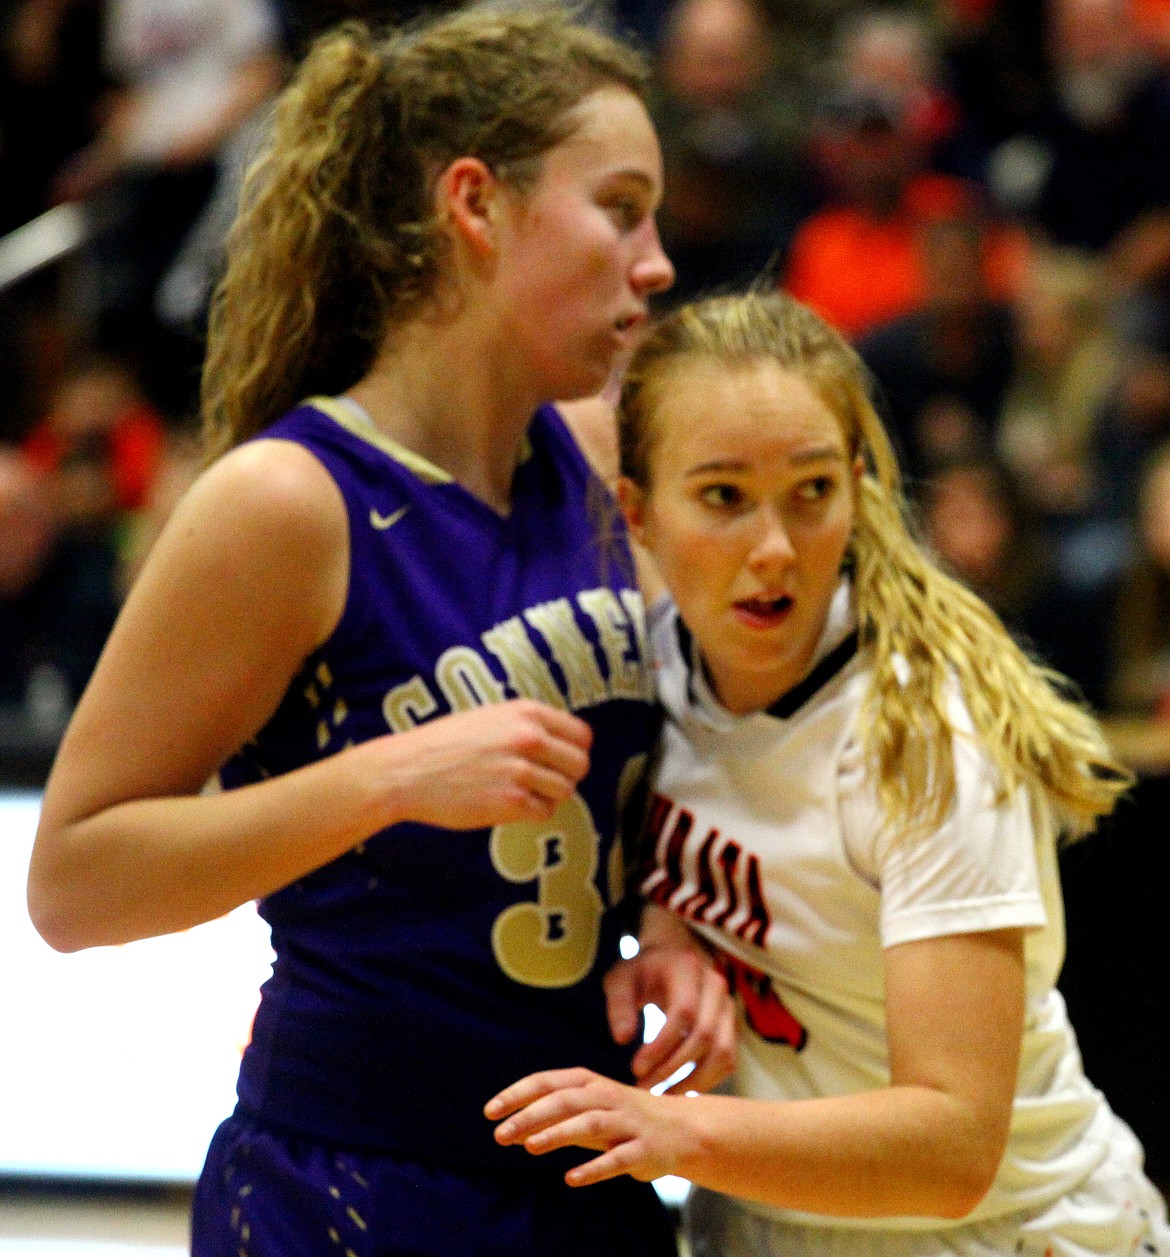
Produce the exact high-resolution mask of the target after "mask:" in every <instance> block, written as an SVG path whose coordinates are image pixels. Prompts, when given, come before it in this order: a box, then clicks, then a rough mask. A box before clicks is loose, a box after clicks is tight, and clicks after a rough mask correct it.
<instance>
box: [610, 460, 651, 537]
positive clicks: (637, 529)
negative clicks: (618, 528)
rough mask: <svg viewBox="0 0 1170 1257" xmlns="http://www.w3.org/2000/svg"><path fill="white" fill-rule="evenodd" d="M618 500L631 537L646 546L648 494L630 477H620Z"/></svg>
mask: <svg viewBox="0 0 1170 1257" xmlns="http://www.w3.org/2000/svg"><path fill="white" fill-rule="evenodd" d="M616 488H617V500H618V506H620V507H621V511H622V515H623V516H624V517H625V521H626V527H627V528H628V529H629V530H630V535H631V536H632V537H633V538H634V540H635V541H637V542H638V543H639V544H640V545H645V544H646V494H645V492H644V491H643V490H642V488H641V487H640V486H639V485H636V484H635V483H634V482H633V481H632V480H631V479H630V478H629V476H619V477H618V481H617V486H616Z"/></svg>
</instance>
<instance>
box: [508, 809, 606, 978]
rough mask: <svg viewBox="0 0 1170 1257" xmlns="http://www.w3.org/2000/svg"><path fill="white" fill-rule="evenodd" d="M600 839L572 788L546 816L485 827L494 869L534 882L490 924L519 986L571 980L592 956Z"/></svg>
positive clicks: (517, 879) (595, 939) (597, 927)
mask: <svg viewBox="0 0 1170 1257" xmlns="http://www.w3.org/2000/svg"><path fill="white" fill-rule="evenodd" d="M600 845H601V839H600V837H599V836H598V833H597V827H596V826H595V825H594V823H593V816H592V815H591V813H590V811H589V808H588V806H587V805H586V803H585V801H584V799H582V798H581V796H580V795H577V794H575V795H573V796H572V798H569V799H566V800H565V801H564V803H562V804H561V805H560V807H558V808H557V810H556V812H555V813H554V814H553V816H552V818H551V819H550V820H547V821H515V822H513V823H512V824H509V825H497V826H496V828H495V829H493V830H492V834H491V840H490V842H489V851H490V854H491V860H492V864H493V865H494V866H495V869H496V872H497V873H499V874H500V876H501V877H505V878H507V879H508V880H509V881H511V882H522V883H523V882H534V883H535V889H536V899H535V901H531V900H529V901H525V902H524V903H517V904H513V905H512V906H511V907H510V908H505V909H504V911H503V912H501V913H500V915H499V916H498V917H497V918H496V920H495V923H494V925H493V926H492V950H493V951H494V952H495V956H496V961H497V963H498V964H499V966H500V968H501V969H502V970H503V971H504V972H505V973H506V974H507V975H508V977H510V978H511V979H512V981H513V982H520V983H522V984H523V985H525V986H539V987H564V986H572V985H573V984H574V983H576V982H580V981H581V979H582V978H583V977H584V976H585V975H586V974H587V973H588V972H589V970H590V969H591V968H592V967H593V961H594V959H595V958H596V956H597V944H598V940H599V935H600V928H601V917H602V913H603V911H604V906H605V905H604V904H603V903H602V899H601V895H600V894H599V893H598V890H597V887H596V886H595V885H594V875H595V874H596V872H597V862H598V860H597V857H598V848H599V847H600Z"/></svg>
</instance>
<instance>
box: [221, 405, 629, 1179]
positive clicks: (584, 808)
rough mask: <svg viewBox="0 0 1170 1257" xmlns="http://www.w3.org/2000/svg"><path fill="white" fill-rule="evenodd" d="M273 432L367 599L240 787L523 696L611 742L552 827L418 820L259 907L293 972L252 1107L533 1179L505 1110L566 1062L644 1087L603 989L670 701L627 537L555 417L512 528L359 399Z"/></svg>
mask: <svg viewBox="0 0 1170 1257" xmlns="http://www.w3.org/2000/svg"><path fill="white" fill-rule="evenodd" d="M263 436H264V437H279V438H281V439H284V440H290V441H295V442H297V443H298V444H300V445H303V446H304V447H305V448H307V449H309V450H310V451H312V453H313V454H314V455H315V456H316V457H317V458H318V459H320V461H321V462H322V463H323V464H324V466H325V467H326V468H327V469H328V471H329V472H330V474H331V475H332V476H333V478H334V480H335V481H336V482H337V485H338V487H339V489H340V490H341V493H342V496H343V497H344V499H345V504H346V508H347V511H348V514H349V527H350V547H351V560H350V587H349V593H348V598H347V602H346V606H345V611H344V613H343V615H342V618H341V621H340V623H339V625H338V627H337V630H336V632H335V633H334V634H333V636H332V637H331V638H330V640H329V641H328V642H327V643H326V644H325V645H324V646H323V647H322V648H321V649H320V650H318V651H316V652H315V653H314V654H313V655H312V656H311V657H310V658H309V659H308V661H307V662H306V664H305V666H304V668H303V670H302V671H301V673H300V674H299V675H298V676H297V678H296V680H295V681H294V682H293V684H292V685H291V686H290V687H289V690H288V693H287V694H286V695H285V697H284V699H283V701H282V703H281V705H280V707H279V709H278V710H277V711H276V713H275V714H274V716H273V717H272V719H271V720H270V721H269V722H268V724H267V725H266V726H265V727H264V729H263V730H261V732H260V733H259V734H258V736H257V737H256V739H255V740H254V742H252V743H250V744H249V745H247V746H246V747H244V748H243V749H242V750H241V751H240V752H239V753H238V754H237V755H235V756H234V757H233V758H232V759H231V760H230V761H229V762H228V763H227V764H226V765H225V766H224V769H223V771H222V773H221V777H222V780H223V783H224V785H225V787H227V788H232V787H235V786H239V785H242V784H245V783H247V782H252V781H258V780H261V779H263V778H265V777H269V776H275V775H277V774H279V773H283V772H288V771H290V770H291V769H294V768H297V767H298V766H300V765H303V764H307V763H309V762H311V761H313V760H317V759H320V758H322V757H324V756H327V755H331V754H333V753H334V752H335V751H338V750H340V749H342V748H343V747H345V746H348V745H349V744H351V743H358V742H361V741H363V740H364V739H367V738H373V737H378V736H380V735H383V734H387V733H390V732H402V731H405V730H408V729H410V728H412V727H413V726H415V725H417V724H421V723H423V722H425V721H428V720H433V719H436V718H438V717H440V716H442V715H444V714H446V713H448V712H451V711H458V710H463V709H466V708H469V707H473V706H476V705H479V704H483V703H488V702H498V701H501V700H504V699H508V698H513V697H517V696H526V697H530V698H536V699H540V700H543V701H545V702H548V703H552V704H556V705H558V706H560V707H562V708H564V709H566V710H569V711H572V712H574V713H575V714H576V715H578V716H580V717H581V718H582V719H584V720H586V721H588V723H589V724H590V725H591V726H592V727H593V730H594V743H593V749H592V756H591V767H590V771H589V774H588V776H587V777H586V778H585V780H584V781H583V782H582V783H581V786H580V788H579V791H578V794H577V795H576V796H575V797H574V798H573V799H572V800H570V801H569V802H568V803H567V804H565V805H563V806H562V807H561V808H560V810H559V811H558V813H557V815H556V817H555V818H554V819H553V820H552V821H549V822H541V823H537V824H522V825H501V826H497V827H496V828H494V829H492V830H486V829H483V830H476V831H464V832H461V831H455V830H447V829H439V828H434V827H430V826H426V825H418V824H403V825H396V826H394V827H392V828H390V829H387V830H384V831H382V832H381V833H378V834H374V835H371V836H370V838H369V840H368V841H366V842H365V843H363V844H361V845H360V846H359V847H357V848H356V849H354V850H353V851H351V852H349V853H347V854H346V855H344V856H342V857H341V858H340V859H337V860H335V861H333V862H332V863H330V864H328V865H326V866H325V867H324V868H321V869H319V870H317V871H316V872H314V873H312V874H310V875H309V876H307V877H305V878H302V879H301V880H300V881H298V882H295V883H293V884H292V885H291V886H288V887H286V888H285V889H283V890H281V891H279V892H278V893H276V894H274V895H271V896H269V897H268V898H267V899H265V900H264V901H263V902H262V903H261V905H260V908H261V913H262V915H263V916H264V917H265V919H266V920H267V921H268V922H269V923H270V925H271V927H272V940H273V946H274V948H275V951H276V956H277V959H276V963H275V966H274V970H273V974H272V977H271V979H270V980H269V981H268V982H267V983H266V984H265V986H264V989H263V993H262V998H261V1004H260V1009H259V1012H258V1013H257V1017H256V1023H255V1027H254V1032H253V1038H252V1042H251V1044H250V1046H249V1047H248V1049H247V1051H246V1052H245V1055H244V1060H243V1065H242V1069H241V1073H240V1081H239V1100H240V1110H241V1111H242V1112H244V1113H248V1114H252V1115H255V1116H256V1117H258V1118H260V1119H261V1120H263V1121H264V1122H267V1123H269V1124H271V1125H273V1126H276V1127H278V1128H283V1129H286V1130H289V1131H293V1132H298V1133H301V1134H304V1135H307V1136H309V1137H311V1138H314V1139H317V1140H321V1141H324V1142H327V1143H332V1144H335V1145H339V1146H344V1147H349V1148H366V1149H371V1150H377V1151H380V1152H385V1153H387V1154H390V1155H400V1156H403V1157H408V1158H410V1159H412V1160H418V1161H426V1162H430V1163H433V1164H437V1165H450V1166H457V1167H458V1166H463V1167H467V1168H474V1167H483V1168H484V1169H489V1168H496V1169H499V1168H502V1167H503V1168H506V1167H508V1166H511V1167H512V1169H513V1170H515V1171H522V1170H523V1169H524V1165H525V1163H526V1162H527V1163H529V1164H530V1163H531V1159H530V1158H527V1157H526V1154H524V1153H523V1152H521V1151H520V1150H518V1149H501V1148H499V1147H498V1146H497V1145H496V1144H495V1143H494V1142H493V1140H492V1138H491V1128H490V1125H489V1123H488V1122H487V1121H485V1119H484V1118H483V1116H482V1108H483V1104H484V1102H485V1101H486V1100H487V1099H488V1097H489V1096H491V1095H492V1094H494V1093H495V1092H496V1091H497V1090H498V1089H499V1088H500V1087H502V1086H504V1085H505V1084H507V1083H509V1082H511V1081H513V1080H514V1079H516V1078H519V1077H520V1076H521V1075H523V1074H526V1073H528V1072H530V1071H532V1070H536V1069H545V1068H552V1067H559V1066H564V1065H587V1066H590V1067H591V1068H594V1069H596V1070H599V1071H600V1072H603V1073H606V1074H609V1075H611V1076H615V1077H619V1078H623V1079H628V1078H629V1070H628V1061H629V1055H630V1053H629V1051H628V1050H626V1049H620V1048H617V1047H616V1046H615V1045H614V1044H613V1043H612V1041H611V1039H610V1036H609V1033H608V1030H607V1025H606V1017H605V1004H604V998H603V993H602V988H601V978H602V975H603V974H604V972H605V970H606V969H607V968H608V967H609V966H610V965H611V964H612V963H613V961H614V960H615V959H616V958H617V940H618V936H619V934H620V932H621V931H620V921H619V917H620V913H619V912H617V911H615V908H616V907H617V905H618V903H619V901H620V900H621V898H622V894H623V890H622V863H623V861H622V853H621V850H620V844H619V843H618V842H617V841H616V840H615V833H616V831H617V829H618V816H619V811H620V806H621V800H622V799H623V798H624V797H625V795H626V793H627V792H628V790H629V788H630V786H631V784H632V783H633V781H634V780H635V779H636V777H637V773H638V769H639V766H640V764H641V762H642V759H641V757H643V756H644V755H645V754H646V752H647V751H648V749H649V747H650V743H651V740H652V738H653V735H654V714H653V712H654V708H653V702H652V683H651V680H650V678H649V676H648V674H647V667H646V662H645V653H644V627H643V621H642V609H641V602H640V598H639V596H638V595H637V593H636V592H635V591H634V590H633V589H632V588H631V587H630V583H629V580H628V573H629V567H630V565H629V559H628V553H627V551H626V547H625V541H624V538H623V537H622V536H621V535H620V534H619V535H618V537H617V539H616V541H615V540H614V539H613V537H612V533H613V528H612V527H610V529H609V531H610V533H611V537H610V539H609V540H608V541H605V540H603V537H602V525H601V523H600V522H599V520H598V519H596V518H595V517H594V514H593V512H591V510H590V509H589V506H588V499H589V498H590V494H591V492H593V493H595V492H596V490H597V489H598V487H599V486H597V484H596V482H595V480H593V477H592V473H591V472H590V470H589V468H588V465H587V464H586V462H585V461H584V459H583V458H582V456H581V454H580V451H579V450H578V449H577V446H576V444H575V443H574V441H573V439H572V437H571V436H570V435H569V433H568V431H567V429H566V428H565V426H564V424H563V422H562V420H561V418H560V416H559V415H558V414H557V413H556V411H555V410H553V409H552V408H551V407H545V408H542V409H541V410H540V411H539V412H538V413H537V415H536V416H535V418H534V421H533V424H532V426H531V429H530V434H529V446H530V448H529V452H528V456H527V457H526V458H525V460H524V461H523V462H522V464H521V466H520V467H519V469H518V470H517V473H516V478H515V483H514V496H513V509H512V513H511V515H510V516H509V517H508V518H506V519H505V518H502V517H500V516H499V515H497V514H496V513H495V512H493V511H492V510H491V509H490V508H488V507H487V506H486V505H485V504H484V503H483V502H481V501H479V500H478V499H477V498H475V497H474V496H472V495H471V494H469V493H468V492H467V491H466V490H464V489H463V488H462V487H461V486H460V485H458V484H456V483H454V482H453V481H451V480H450V479H449V478H448V477H446V476H445V474H444V473H442V472H441V471H439V470H438V469H437V468H435V467H433V466H431V465H430V464H428V463H426V462H425V461H423V460H420V459H418V458H417V457H416V456H414V455H412V454H411V453H410V452H408V451H406V450H403V449H401V448H399V447H397V446H395V445H394V444H393V443H391V442H389V441H387V440H386V439H385V438H384V437H382V436H381V435H380V434H378V433H377V432H376V431H375V430H374V429H373V428H372V427H370V426H368V424H364V423H363V422H362V420H361V419H360V418H359V417H357V416H356V415H355V414H353V413H351V412H350V410H349V408H348V407H347V406H345V404H344V403H342V402H340V401H338V400H336V399H314V400H313V402H312V403H311V404H306V405H303V406H301V407H299V408H298V409H296V410H294V411H292V412H290V413H289V414H288V415H286V416H284V417H283V418H282V419H280V420H279V421H278V422H276V423H275V424H273V425H272V426H271V427H270V428H268V429H267V430H266V431H265V432H264V433H263ZM591 485H592V490H591ZM577 1159H580V1158H578V1157H575V1158H574V1160H577ZM550 1168H551V1167H550Z"/></svg>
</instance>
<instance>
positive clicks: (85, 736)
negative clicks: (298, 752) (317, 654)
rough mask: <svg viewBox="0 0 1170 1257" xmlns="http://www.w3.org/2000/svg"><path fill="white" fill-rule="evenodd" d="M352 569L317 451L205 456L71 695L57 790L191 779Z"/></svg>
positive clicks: (268, 444) (275, 699)
mask: <svg viewBox="0 0 1170 1257" xmlns="http://www.w3.org/2000/svg"><path fill="white" fill-rule="evenodd" d="M348 578H349V537H348V527H347V520H346V512H345V504H344V502H343V500H342V497H341V493H340V491H339V490H338V489H337V487H336V485H335V484H334V482H333V479H332V477H331V476H330V475H329V474H328V472H327V471H326V470H325V468H324V467H323V466H322V465H321V464H320V463H319V462H318V461H317V460H316V459H315V458H314V457H313V456H312V455H311V454H309V453H308V452H307V451H306V450H304V449H302V448H301V447H299V446H296V445H294V444H292V443H290V442H286V441H275V440H274V441H258V442H254V443H250V444H249V445H247V446H243V447H241V448H240V449H238V450H234V451H232V452H231V453H229V454H226V455H225V456H224V457H223V458H222V459H220V460H219V461H218V462H216V463H215V464H213V465H212V466H211V467H210V468H208V469H207V470H206V471H205V472H203V474H202V475H200V476H199V477H197V479H196V480H195V482H194V484H192V485H191V487H190V488H189V489H188V490H187V492H186V494H185V495H184V496H183V498H182V499H181V500H180V501H179V503H178V505H177V506H176V508H175V510H174V512H173V514H172V515H171V517H170V519H169V520H168V521H167V523H166V526H165V527H164V528H163V530H162V532H161V533H160V535H159V538H158V540H157V542H156V543H155V545H154V547H153V548H152V549H151V551H150V553H149V554H148V556H147V558H146V561H145V563H144V565H143V567H142V570H141V572H140V574H139V576H138V579H137V580H136V582H135V583H134V586H133V587H132V589H131V590H130V593H129V596H128V598H127V600H126V604H125V606H124V607H123V609H122V613H121V615H120V616H119V617H118V622H117V624H116V625H115V626H114V630H113V632H112V633H111V635H110V638H109V641H108V642H107V644H106V649H105V651H104V652H103V654H102V657H101V659H100V661H99V663H98V666H97V669H96V670H95V672H94V675H93V678H92V680H91V682H90V684H89V686H88V687H87V689H86V691H85V693H84V694H83V696H82V698H81V701H80V702H79V704H78V707H77V710H76V712H75V714H74V718H73V722H72V724H71V726H70V729H69V731H68V733H67V734H66V738H65V741H64V743H63V745H62V749H61V753H60V755H59V757H58V764H59V770H58V771H57V772H56V773H55V776H56V778H57V781H58V785H57V787H56V788H55V794H56V795H60V794H61V792H62V790H64V789H65V786H64V785H62V784H61V783H68V790H67V794H68V798H67V802H66V803H65V804H62V806H65V807H66V808H67V810H68V811H70V812H71V813H72V814H88V813H90V812H92V811H93V810H95V809H97V808H100V807H103V806H108V805H109V804H111V803H113V802H116V801H119V800H123V799H128V798H135V797H148V796H161V795H165V794H170V793H184V792H188V791H191V790H194V789H197V788H198V787H199V785H201V784H202V783H203V782H205V781H206V780H207V778H208V777H209V776H210V774H211V773H212V772H214V770H215V769H216V768H217V767H218V766H219V765H220V764H221V763H222V762H223V761H224V759H225V758H226V757H227V756H228V755H230V754H231V753H232V752H233V751H234V750H235V749H236V748H237V747H238V746H240V745H241V744H242V743H243V742H245V741H246V740H247V739H248V738H249V737H251V736H253V735H254V734H255V732H256V730H257V729H259V728H260V727H261V726H262V725H263V723H264V721H265V720H266V719H267V718H268V717H269V716H270V715H271V713H272V712H273V711H274V710H275V709H276V707H277V705H278V703H279V702H280V699H281V697H282V695H283V694H284V693H285V691H286V689H287V687H288V685H289V683H290V681H291V680H292V678H293V677H294V676H295V675H296V673H297V671H298V669H299V668H300V667H301V666H302V664H303V661H304V659H305V658H306V657H307V656H308V655H309V653H310V652H311V651H312V650H314V649H315V648H316V647H318V646H319V645H320V644H321V643H322V642H323V641H325V640H326V639H327V638H328V636H329V635H330V633H332V632H333V630H334V628H335V627H336V625H337V622H338V620H339V619H340V617H341V614H342V611H343V610H344V606H345V598H346V593H347V589H348ZM176 696H181V701H179V702H177V701H176ZM111 731H114V732H115V734H116V736H111Z"/></svg>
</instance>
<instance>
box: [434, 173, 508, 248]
mask: <svg viewBox="0 0 1170 1257" xmlns="http://www.w3.org/2000/svg"><path fill="white" fill-rule="evenodd" d="M501 191H502V187H501V184H500V181H499V179H498V178H497V177H496V176H495V174H494V173H493V172H492V170H491V168H490V167H489V166H488V165H487V163H486V162H483V161H481V160H480V159H479V158H478V157H457V158H456V159H455V160H454V161H453V162H452V163H451V164H450V165H449V166H448V167H447V168H446V170H444V171H443V173H442V174H441V175H440V176H439V179H438V182H437V184H436V185H435V200H436V209H437V210H438V212H439V216H440V217H441V218H446V219H447V221H448V222H450V223H451V225H452V227H453V228H454V230H455V232H456V234H457V235H458V236H459V237H460V238H461V239H462V240H464V241H466V243H467V244H468V245H469V246H470V248H471V250H472V252H474V253H475V254H477V255H478V256H480V257H486V256H487V255H488V254H490V253H491V252H492V251H493V250H494V248H495V246H496V216H497V214H498V212H499V200H500V193H501Z"/></svg>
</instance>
